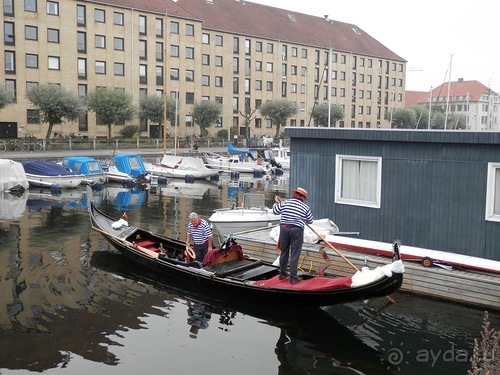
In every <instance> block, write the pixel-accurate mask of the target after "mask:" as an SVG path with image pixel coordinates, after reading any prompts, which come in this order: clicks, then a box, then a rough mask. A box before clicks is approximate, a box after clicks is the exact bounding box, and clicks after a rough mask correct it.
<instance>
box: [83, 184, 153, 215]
mask: <svg viewBox="0 0 500 375" xmlns="http://www.w3.org/2000/svg"><path fill="white" fill-rule="evenodd" d="M105 194H106V199H107V200H108V201H109V202H110V203H111V205H113V206H114V207H117V208H120V209H125V210H128V209H130V207H134V206H140V205H142V204H143V203H144V200H145V198H146V191H145V190H143V189H137V188H123V187H111V186H108V187H106V190H105ZM90 195H93V194H90Z"/></svg>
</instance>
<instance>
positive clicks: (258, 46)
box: [255, 42, 262, 52]
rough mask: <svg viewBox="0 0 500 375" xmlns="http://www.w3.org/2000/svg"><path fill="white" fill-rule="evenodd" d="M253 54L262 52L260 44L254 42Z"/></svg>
mask: <svg viewBox="0 0 500 375" xmlns="http://www.w3.org/2000/svg"><path fill="white" fill-rule="evenodd" d="M255 52H262V42H255Z"/></svg>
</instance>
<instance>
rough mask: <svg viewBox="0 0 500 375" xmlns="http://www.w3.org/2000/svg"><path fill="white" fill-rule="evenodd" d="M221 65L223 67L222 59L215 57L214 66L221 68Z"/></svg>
mask: <svg viewBox="0 0 500 375" xmlns="http://www.w3.org/2000/svg"><path fill="white" fill-rule="evenodd" d="M222 65H223V57H222V56H215V66H219V67H222Z"/></svg>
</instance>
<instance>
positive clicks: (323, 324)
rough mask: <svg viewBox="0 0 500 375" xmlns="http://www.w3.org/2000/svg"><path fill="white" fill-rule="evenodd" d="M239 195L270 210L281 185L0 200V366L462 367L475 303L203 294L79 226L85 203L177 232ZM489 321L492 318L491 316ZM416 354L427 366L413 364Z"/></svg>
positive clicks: (476, 317)
mask: <svg viewBox="0 0 500 375" xmlns="http://www.w3.org/2000/svg"><path fill="white" fill-rule="evenodd" d="M178 190H181V189H178ZM247 191H249V192H260V193H263V194H264V195H265V197H266V204H267V205H271V204H272V202H273V201H274V195H275V194H278V195H281V196H287V192H288V186H287V183H286V181H283V180H273V179H272V180H266V179H260V180H258V181H248V182H245V181H238V182H230V181H227V180H221V181H220V182H219V183H215V184H212V183H211V184H210V186H208V188H207V189H205V190H204V191H203V194H202V195H201V197H199V196H198V195H196V196H194V195H188V194H173V193H172V194H170V193H166V192H165V191H163V192H162V191H161V190H160V191H152V190H142V191H137V192H135V191H133V190H129V189H124V190H122V188H121V187H120V188H119V189H118V190H116V191H112V190H108V188H106V189H104V190H103V191H100V192H95V193H94V194H93V196H92V197H91V198H90V197H88V196H87V195H86V193H85V191H83V192H81V191H75V192H73V193H75V194H76V196H75V198H76V199H74V200H73V199H69V200H64V199H49V198H48V197H40V196H38V197H31V196H26V197H20V198H11V197H10V196H7V197H6V196H5V195H4V196H3V197H0V198H3V199H2V200H1V202H0V203H1V205H0V207H7V208H6V209H3V210H1V211H0V212H1V213H2V215H1V218H0V241H1V243H2V247H0V301H1V302H0V333H1V334H2V339H1V340H0V372H2V374H4V375H5V374H9V371H10V370H17V369H20V370H24V372H25V373H26V372H44V373H47V374H51V373H58V372H57V371H60V370H59V368H66V369H71V370H70V372H71V373H83V372H88V371H93V372H94V373H96V374H104V373H105V374H107V375H108V374H113V373H116V374H123V373H126V372H127V371H128V372H129V373H135V372H139V371H141V370H143V369H144V368H148V370H149V371H150V372H152V373H161V372H164V371H165V368H166V361H168V369H169V371H173V372H175V373H196V372H202V371H207V370H209V371H210V372H218V373H220V374H222V375H225V374H232V373H234V372H235V371H237V372H238V373H239V374H255V373H263V374H264V373H265V374H269V373H276V372H278V373H280V374H283V375H284V374H297V373H316V374H324V373H328V374H349V373H357V374H360V373H361V374H387V373H394V374H397V373H405V374H421V373H422V372H423V371H427V372H429V373H440V374H447V373H449V374H457V373H465V372H466V370H467V369H468V368H469V366H468V364H467V363H463V362H459V361H458V359H456V357H453V356H452V359H453V360H450V359H449V357H444V356H443V353H444V352H445V351H447V352H446V354H449V353H451V354H456V353H458V350H467V351H468V352H469V353H471V351H472V343H473V340H474V338H477V337H479V334H480V329H481V323H482V311H478V310H475V309H471V308H465V307H463V306H456V305H453V304H446V303H441V302H438V301H433V300H425V299H419V298H415V297H411V296H407V295H403V294H398V295H397V296H395V299H396V301H397V302H398V303H397V304H396V305H385V302H386V301H385V299H379V300H374V301H370V302H369V303H363V302H360V303H353V304H346V305H340V306H334V307H331V308H325V309H301V308H300V307H299V306H297V307H296V308H290V307H287V308H283V307H277V306H266V305H262V304H260V303H259V302H257V301H247V300H243V301H238V300H234V299H231V300H228V299H227V298H224V296H213V295H212V296H211V297H208V296H207V295H206V293H202V291H199V290H196V288H195V289H194V290H192V289H191V290H186V288H185V285H182V284H175V283H173V282H171V281H170V280H165V279H164V278H163V277H162V276H161V275H156V274H153V273H151V271H148V270H145V269H143V268H141V267H138V266H137V265H136V264H132V263H131V262H129V261H127V260H126V259H124V257H123V256H121V255H120V254H118V253H117V252H115V251H113V250H112V249H110V247H109V244H108V243H107V242H106V241H105V240H104V239H103V238H102V236H101V235H100V234H99V233H96V232H95V231H92V230H91V228H90V222H89V217H88V213H87V210H86V202H87V201H88V199H92V200H93V201H95V202H96V203H97V204H98V205H99V206H100V208H101V209H102V210H103V211H104V212H107V213H109V214H110V215H111V216H115V217H116V216H120V215H119V213H121V211H123V210H125V209H126V210H127V214H128V216H129V220H130V221H131V222H133V223H134V225H137V226H140V227H144V228H148V229H150V230H152V231H154V232H163V233H165V234H167V235H169V236H172V237H175V238H180V239H183V238H185V228H186V225H187V221H188V215H189V212H191V211H197V212H198V213H200V214H201V215H202V216H205V217H208V216H209V215H210V214H211V213H212V210H214V209H216V208H220V207H230V206H231V205H232V204H234V203H238V201H239V200H241V199H242V196H243V194H244V193H245V192H247ZM122 192H123V193H124V195H125V196H126V198H124V199H123V200H117V197H118V196H119V195H120V193H122ZM37 201H38V202H37ZM23 207H24V210H23ZM190 307H192V309H191V313H192V316H190V315H189V310H190ZM198 318H200V319H198ZM490 318H491V319H492V325H493V327H498V326H499V325H500V317H499V315H498V314H493V313H491V314H490ZM199 320H201V322H199ZM193 326H195V327H198V331H197V335H196V340H193V339H191V338H190V336H189V335H190V333H192V334H194V332H190V331H191V329H192V327H193ZM194 331H196V328H195V329H194ZM221 348H223V350H221ZM402 348H403V349H404V350H403V349H402ZM396 349H398V350H400V351H401V352H402V353H404V354H405V357H404V358H403V359H404V360H403V362H401V363H396V362H394V360H393V359H392V357H390V356H389V354H391V353H392V350H396ZM439 350H441V352H439ZM453 350H454V352H453V353H452V351H453ZM419 351H420V352H424V351H426V352H427V353H429V354H435V357H434V358H436V360H435V361H434V362H432V363H430V362H424V361H422V360H420V359H419V358H417V357H416V356H415V353H417V352H419ZM407 352H409V354H408V353H407ZM438 352H439V353H440V355H437V353H438ZM193 356H196V358H197V361H193ZM228 358H230V359H231V360H229V359H228ZM228 360H229V361H230V362H228ZM228 363H229V365H228ZM219 367H220V368H219Z"/></svg>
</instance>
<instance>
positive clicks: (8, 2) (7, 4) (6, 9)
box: [3, 0, 14, 17]
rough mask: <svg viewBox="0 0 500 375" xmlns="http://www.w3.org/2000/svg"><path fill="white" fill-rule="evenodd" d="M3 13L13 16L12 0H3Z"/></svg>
mask: <svg viewBox="0 0 500 375" xmlns="http://www.w3.org/2000/svg"><path fill="white" fill-rule="evenodd" d="M3 15H4V16H9V17H14V0H3Z"/></svg>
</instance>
